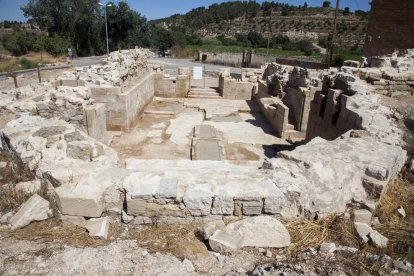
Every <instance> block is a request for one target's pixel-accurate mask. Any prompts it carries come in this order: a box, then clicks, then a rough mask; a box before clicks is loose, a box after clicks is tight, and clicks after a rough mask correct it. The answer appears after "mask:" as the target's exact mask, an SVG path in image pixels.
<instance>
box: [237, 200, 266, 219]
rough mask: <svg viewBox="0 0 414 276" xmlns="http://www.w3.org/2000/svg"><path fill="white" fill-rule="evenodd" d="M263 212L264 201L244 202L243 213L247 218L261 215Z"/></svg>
mask: <svg viewBox="0 0 414 276" xmlns="http://www.w3.org/2000/svg"><path fill="white" fill-rule="evenodd" d="M262 211H263V202H262V201H246V202H243V206H242V212H243V215H245V216H253V215H260V214H261V213H262Z"/></svg>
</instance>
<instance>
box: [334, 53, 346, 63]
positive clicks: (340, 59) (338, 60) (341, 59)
mask: <svg viewBox="0 0 414 276" xmlns="http://www.w3.org/2000/svg"><path fill="white" fill-rule="evenodd" d="M345 60H346V56H345V55H344V54H338V55H335V56H334V58H333V64H334V65H335V66H342V65H343V64H344V61H345Z"/></svg>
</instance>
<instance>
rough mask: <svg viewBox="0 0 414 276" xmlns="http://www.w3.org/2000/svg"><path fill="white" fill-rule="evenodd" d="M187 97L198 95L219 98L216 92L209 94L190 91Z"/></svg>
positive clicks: (208, 92) (207, 92)
mask: <svg viewBox="0 0 414 276" xmlns="http://www.w3.org/2000/svg"><path fill="white" fill-rule="evenodd" d="M188 95H200V96H204V95H206V96H220V94H219V93H217V92H210V91H190V92H189V93H188Z"/></svg>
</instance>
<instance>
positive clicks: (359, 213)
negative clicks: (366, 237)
mask: <svg viewBox="0 0 414 276" xmlns="http://www.w3.org/2000/svg"><path fill="white" fill-rule="evenodd" d="M353 217H354V222H360V223H366V224H367V225H371V219H372V213H371V212H370V211H368V210H365V209H360V210H354V212H353Z"/></svg>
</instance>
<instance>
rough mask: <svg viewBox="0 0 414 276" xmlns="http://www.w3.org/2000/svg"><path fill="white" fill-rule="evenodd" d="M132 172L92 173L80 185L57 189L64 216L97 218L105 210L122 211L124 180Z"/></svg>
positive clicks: (109, 170)
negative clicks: (114, 209)
mask: <svg viewBox="0 0 414 276" xmlns="http://www.w3.org/2000/svg"><path fill="white" fill-rule="evenodd" d="M130 173H131V172H130V171H128V170H124V169H116V168H113V169H107V170H104V171H101V170H99V171H96V172H93V173H90V174H89V175H88V176H87V177H85V178H84V179H83V180H81V181H80V182H79V183H73V184H72V185H63V186H61V187H59V188H56V189H55V191H56V194H57V196H58V206H59V209H60V211H61V213H62V214H64V215H70V216H82V217H91V218H97V217H100V216H101V215H102V212H103V211H105V210H109V209H113V208H117V209H119V210H122V204H123V200H122V197H121V193H120V192H119V190H120V189H122V185H123V179H124V178H125V177H126V176H127V175H129V174H130Z"/></svg>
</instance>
